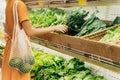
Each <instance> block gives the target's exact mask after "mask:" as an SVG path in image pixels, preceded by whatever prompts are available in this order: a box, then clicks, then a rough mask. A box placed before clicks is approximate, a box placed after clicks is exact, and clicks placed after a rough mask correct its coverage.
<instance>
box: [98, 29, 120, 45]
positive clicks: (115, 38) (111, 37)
mask: <svg viewBox="0 0 120 80" xmlns="http://www.w3.org/2000/svg"><path fill="white" fill-rule="evenodd" d="M100 41H101V42H104V43H112V44H113V43H114V44H119V43H120V27H118V28H112V29H110V30H108V31H107V32H106V34H105V36H104V37H103V38H102V39H101V40H100Z"/></svg>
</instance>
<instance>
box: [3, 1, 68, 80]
mask: <svg viewBox="0 0 120 80" xmlns="http://www.w3.org/2000/svg"><path fill="white" fill-rule="evenodd" d="M14 2H15V0H8V1H7V6H6V23H5V32H6V34H7V35H6V42H7V43H6V47H5V51H4V57H3V64H2V80H30V73H27V74H21V73H20V72H19V71H17V70H16V69H13V68H11V67H9V65H8V61H9V56H10V46H11V37H12V32H13V26H14V25H13V24H14V22H13V11H12V10H13V4H14ZM17 9H18V17H19V24H20V26H21V28H22V29H24V31H25V32H26V34H27V35H28V36H33V35H43V34H46V33H49V32H52V31H60V32H63V33H64V32H66V31H67V26H65V25H56V26H53V27H49V28H37V29H36V28H32V27H31V26H32V25H31V23H30V21H29V17H28V11H27V8H26V5H25V4H24V3H23V2H22V1H19V2H18V6H17Z"/></svg>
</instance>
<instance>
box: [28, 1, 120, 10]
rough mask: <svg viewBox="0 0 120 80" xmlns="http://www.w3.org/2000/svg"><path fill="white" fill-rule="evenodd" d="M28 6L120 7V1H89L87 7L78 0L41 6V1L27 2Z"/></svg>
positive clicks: (48, 3)
mask: <svg viewBox="0 0 120 80" xmlns="http://www.w3.org/2000/svg"><path fill="white" fill-rule="evenodd" d="M26 4H27V6H28V7H30V8H34V7H41V6H42V7H45V8H48V7H64V8H66V7H79V6H112V5H116V6H117V5H120V0H96V1H88V2H87V3H86V5H80V4H79V3H78V0H73V1H72V2H68V3H65V2H47V1H43V2H42V5H40V4H39V1H30V2H26Z"/></svg>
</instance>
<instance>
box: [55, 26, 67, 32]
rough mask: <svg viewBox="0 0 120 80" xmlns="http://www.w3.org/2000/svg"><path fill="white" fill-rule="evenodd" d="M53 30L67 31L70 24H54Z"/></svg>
mask: <svg viewBox="0 0 120 80" xmlns="http://www.w3.org/2000/svg"><path fill="white" fill-rule="evenodd" d="M53 31H57V32H62V33H65V32H67V31H68V26H66V25H56V26H53Z"/></svg>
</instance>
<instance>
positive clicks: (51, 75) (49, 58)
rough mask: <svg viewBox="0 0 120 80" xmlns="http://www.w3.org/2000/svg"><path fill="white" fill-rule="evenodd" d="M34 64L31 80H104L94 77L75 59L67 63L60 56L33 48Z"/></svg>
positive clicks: (103, 79)
mask: <svg viewBox="0 0 120 80" xmlns="http://www.w3.org/2000/svg"><path fill="white" fill-rule="evenodd" d="M33 52H34V54H35V58H36V63H35V64H34V67H33V68H32V71H31V75H32V79H33V80H105V78H104V77H103V76H95V75H93V74H92V73H91V70H90V69H88V68H86V67H85V66H84V62H83V61H82V60H79V59H77V58H72V59H70V60H69V61H68V60H66V59H65V58H63V57H61V56H56V55H53V54H50V53H45V52H43V51H41V50H36V49H34V48H33Z"/></svg>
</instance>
